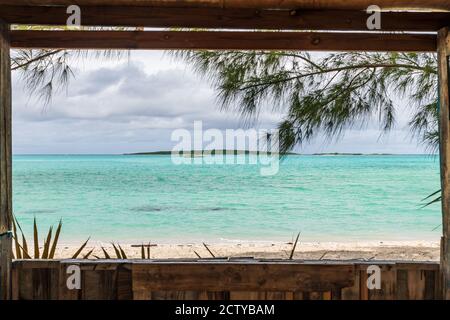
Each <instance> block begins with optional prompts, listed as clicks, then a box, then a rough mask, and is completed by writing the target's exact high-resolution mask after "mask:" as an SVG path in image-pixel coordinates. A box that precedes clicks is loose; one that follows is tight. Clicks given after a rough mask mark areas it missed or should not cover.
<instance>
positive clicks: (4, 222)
mask: <svg viewBox="0 0 450 320" xmlns="http://www.w3.org/2000/svg"><path fill="white" fill-rule="evenodd" d="M9 49H10V45H9V26H8V25H7V24H5V23H3V22H2V21H0V300H6V299H9V298H10V294H11V261H12V239H11V232H10V230H11V223H12V187H11V182H12V174H11V163H12V156H11V60H10V53H9Z"/></svg>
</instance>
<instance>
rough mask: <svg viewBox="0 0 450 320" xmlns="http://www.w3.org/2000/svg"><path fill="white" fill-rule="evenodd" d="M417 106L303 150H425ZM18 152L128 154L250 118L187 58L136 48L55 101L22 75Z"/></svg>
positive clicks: (274, 118)
mask: <svg viewBox="0 0 450 320" xmlns="http://www.w3.org/2000/svg"><path fill="white" fill-rule="evenodd" d="M408 117H409V113H408V112H406V111H401V112H400V113H399V119H398V120H399V123H398V126H397V130H395V131H393V132H392V133H391V134H390V135H388V136H386V137H383V139H381V140H380V139H379V135H380V133H379V131H378V130H377V128H376V127H375V126H374V125H369V126H368V128H367V129H365V130H349V131H348V132H347V133H346V135H345V136H344V139H342V140H339V141H338V142H334V143H324V142H323V139H317V140H316V141H315V142H314V143H312V144H309V145H308V146H306V147H305V148H304V149H303V151H304V152H307V153H314V152H331V151H333V152H334V151H336V152H387V153H420V152H422V151H423V150H422V149H421V148H419V147H418V146H417V144H416V143H415V141H411V140H410V139H409V132H408V130H407V129H404V128H405V126H406V123H407V120H408ZM280 118H281V114H279V113H277V112H271V111H268V110H265V111H264V112H263V113H262V114H261V117H260V119H259V127H263V128H272V127H274V126H275V125H276V123H277V122H278V120H279V119H280ZM13 119H14V120H13V121H14V122H13V138H14V142H13V143H14V152H15V153H17V154H22V153H125V152H137V151H147V150H162V149H171V148H172V146H173V143H172V142H171V141H170V135H171V131H172V130H173V129H177V128H191V127H192V125H193V122H194V121H195V120H203V122H204V127H205V129H206V128H218V129H226V128H237V127H240V126H242V125H243V122H242V121H241V120H240V119H239V116H238V115H237V114H235V113H230V112H228V113H227V112H223V111H220V110H219V107H218V106H217V102H216V98H215V92H214V90H213V89H212V88H211V87H210V85H209V84H208V83H205V82H204V81H202V80H200V79H199V77H197V76H196V75H194V73H193V72H192V71H191V70H190V69H189V67H188V66H186V65H185V64H183V63H181V62H174V61H172V60H171V59H169V58H167V57H164V54H163V53H162V52H139V53H133V54H132V55H131V57H130V58H129V60H128V61H127V60H126V61H119V62H118V61H106V62H101V63H100V62H98V61H91V62H89V61H88V62H85V63H83V65H82V66H80V65H79V64H78V65H77V70H76V78H75V79H74V80H72V81H71V83H70V87H69V89H68V91H67V93H66V92H65V93H61V94H58V95H57V96H55V97H54V99H53V102H52V105H51V106H48V107H45V108H44V107H43V106H42V104H37V103H35V102H33V100H32V99H30V98H29V97H28V94H27V92H26V90H24V89H23V87H22V84H21V81H20V79H19V78H18V77H17V76H16V75H15V76H14V90H13Z"/></svg>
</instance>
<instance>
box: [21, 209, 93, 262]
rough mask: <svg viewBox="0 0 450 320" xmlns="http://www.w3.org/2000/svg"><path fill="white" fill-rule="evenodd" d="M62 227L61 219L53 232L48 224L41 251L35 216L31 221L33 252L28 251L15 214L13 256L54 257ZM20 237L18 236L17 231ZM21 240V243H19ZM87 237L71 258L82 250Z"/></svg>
mask: <svg viewBox="0 0 450 320" xmlns="http://www.w3.org/2000/svg"><path fill="white" fill-rule="evenodd" d="M61 229H62V219H61V220H59V223H58V227H57V228H56V231H55V233H53V226H50V228H49V230H48V232H47V236H46V237H45V240H44V243H43V246H42V253H41V250H40V245H39V232H38V225H37V221H36V217H35V218H34V221H33V247H34V248H33V249H34V250H33V254H31V252H30V251H29V247H28V241H27V238H26V236H25V234H24V232H23V230H22V227H21V226H20V223H19V221H18V220H17V218H16V217H15V216H13V239H14V247H15V254H13V258H17V259H54V258H55V254H56V248H57V246H58V241H59V237H60V235H61ZM18 231H19V232H20V237H19V232H18ZM21 241H22V243H20V242H21ZM88 241H89V239H88V240H86V242H85V243H83V245H82V246H81V247H80V248H79V249H78V250H77V252H76V253H75V254H74V256H73V257H72V259H76V258H77V257H78V255H79V254H80V253H81V252H82V251H83V249H84V248H85V247H86V245H87V243H88ZM87 257H89V255H86V256H85V257H84V258H85V259H87Z"/></svg>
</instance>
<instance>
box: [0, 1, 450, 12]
mask: <svg viewBox="0 0 450 320" xmlns="http://www.w3.org/2000/svg"><path fill="white" fill-rule="evenodd" d="M73 3H74V1H73V0H0V5H1V4H7V5H42V6H50V5H64V6H69V5H71V4H73ZM76 3H77V4H78V5H80V6H102V5H103V6H105V5H109V6H130V7H131V6H160V7H182V8H190V7H191V8H192V7H194V8H198V7H208V8H239V9H243V8H259V9H336V10H345V9H352V10H365V9H366V8H367V7H368V6H370V5H372V4H374V3H373V0H346V1H343V0H314V1H311V0H283V1H280V0H139V1H136V0H77V1H76ZM376 4H377V5H378V6H380V7H381V8H383V9H390V8H394V9H397V10H398V9H412V8H422V9H427V10H431V9H435V10H450V4H449V3H448V0H409V1H405V0H377V2H376Z"/></svg>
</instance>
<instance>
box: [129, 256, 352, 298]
mask: <svg viewBox="0 0 450 320" xmlns="http://www.w3.org/2000/svg"><path fill="white" fill-rule="evenodd" d="M132 274H133V291H142V290H150V291H159V290H163V291H164V290H206V291H321V292H323V291H331V289H332V288H334V287H336V286H337V287H348V286H352V285H353V281H354V266H353V265H338V266H336V265H335V266H330V265H321V266H313V265H302V264H300V265H299V264H275V265H274V264H235V263H226V264H215V263H201V264H199V263H197V264H188V263H186V264H169V263H168V264H163V263H161V264H158V263H155V264H133V267H132Z"/></svg>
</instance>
